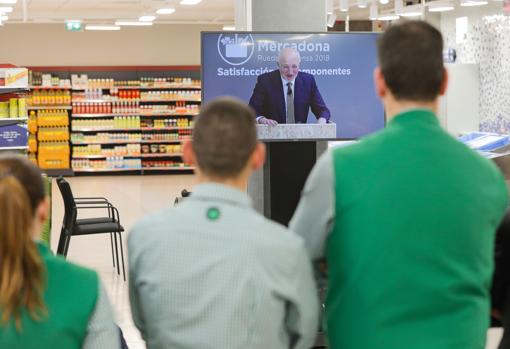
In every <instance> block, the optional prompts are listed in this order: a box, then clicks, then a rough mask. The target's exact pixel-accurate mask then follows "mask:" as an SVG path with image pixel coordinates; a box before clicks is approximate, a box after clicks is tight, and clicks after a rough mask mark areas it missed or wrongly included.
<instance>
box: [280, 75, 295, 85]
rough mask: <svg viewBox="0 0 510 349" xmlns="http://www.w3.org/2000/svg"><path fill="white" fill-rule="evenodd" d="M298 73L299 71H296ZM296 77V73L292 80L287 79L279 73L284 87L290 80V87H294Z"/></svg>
mask: <svg viewBox="0 0 510 349" xmlns="http://www.w3.org/2000/svg"><path fill="white" fill-rule="evenodd" d="M298 74H299V73H298ZM296 78H297V75H296V77H295V78H294V80H291V81H287V80H285V79H284V78H283V76H282V74H280V79H282V84H283V86H284V87H287V83H288V82H292V87H294V86H295V85H296Z"/></svg>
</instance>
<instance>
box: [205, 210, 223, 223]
mask: <svg viewBox="0 0 510 349" xmlns="http://www.w3.org/2000/svg"><path fill="white" fill-rule="evenodd" d="M218 218H220V210H218V209H217V208H216V207H211V208H210V209H208V210H207V219H209V220H211V221H215V220H217V219H218Z"/></svg>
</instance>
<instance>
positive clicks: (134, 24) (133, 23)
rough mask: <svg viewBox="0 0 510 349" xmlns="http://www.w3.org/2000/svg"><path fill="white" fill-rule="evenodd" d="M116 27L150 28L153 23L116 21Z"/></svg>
mask: <svg viewBox="0 0 510 349" xmlns="http://www.w3.org/2000/svg"><path fill="white" fill-rule="evenodd" d="M115 25H121V26H129V25H132V26H150V25H152V22H137V21H115Z"/></svg>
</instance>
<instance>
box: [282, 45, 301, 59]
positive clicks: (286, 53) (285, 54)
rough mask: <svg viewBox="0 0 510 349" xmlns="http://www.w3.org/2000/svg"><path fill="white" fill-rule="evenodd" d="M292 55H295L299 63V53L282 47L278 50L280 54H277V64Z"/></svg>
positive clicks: (290, 48)
mask: <svg viewBox="0 0 510 349" xmlns="http://www.w3.org/2000/svg"><path fill="white" fill-rule="evenodd" d="M292 55H296V56H297V58H298V59H299V61H300V62H301V55H300V54H299V51H298V50H296V49H295V48H292V47H284V48H282V49H281V50H280V53H279V54H278V63H279V62H281V61H282V59H283V58H284V57H289V56H292Z"/></svg>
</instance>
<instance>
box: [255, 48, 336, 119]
mask: <svg viewBox="0 0 510 349" xmlns="http://www.w3.org/2000/svg"><path fill="white" fill-rule="evenodd" d="M300 62H301V57H300V55H299V52H298V51H297V50H296V49H293V48H290V47H286V48H284V49H282V50H281V51H280V53H279V55H278V63H277V64H278V70H273V71H272V72H269V73H265V74H261V75H259V76H258V78H257V84H256V85H255V88H254V89H253V94H252V96H251V98H250V106H251V107H252V108H253V109H255V112H256V114H257V122H258V123H259V124H265V125H270V126H275V125H278V124H279V123H281V124H306V122H307V118H308V111H309V110H310V108H311V109H312V112H313V114H314V115H315V117H317V119H318V123H320V124H321V123H327V122H328V120H329V118H330V116H331V114H330V112H329V109H328V107H327V106H326V103H324V100H323V99H322V96H321V94H320V92H319V89H318V87H317V83H316V82H315V78H314V77H313V75H311V74H308V73H305V72H300V71H299V63H300Z"/></svg>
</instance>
